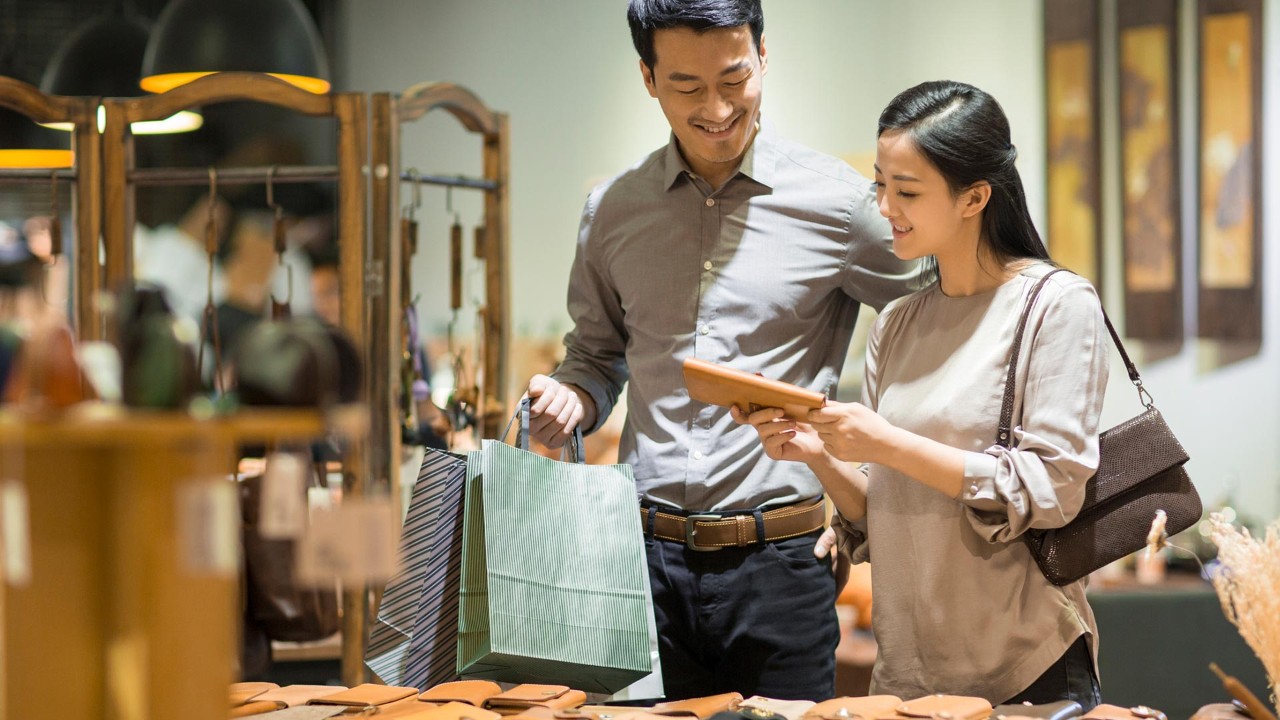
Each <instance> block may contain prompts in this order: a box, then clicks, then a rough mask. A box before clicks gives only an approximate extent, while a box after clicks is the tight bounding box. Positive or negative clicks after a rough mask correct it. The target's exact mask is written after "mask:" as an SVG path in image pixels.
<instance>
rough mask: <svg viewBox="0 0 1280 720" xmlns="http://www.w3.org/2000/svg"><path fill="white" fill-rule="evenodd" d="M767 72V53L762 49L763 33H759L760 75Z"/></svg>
mask: <svg viewBox="0 0 1280 720" xmlns="http://www.w3.org/2000/svg"><path fill="white" fill-rule="evenodd" d="M767 72H769V55H768V54H767V53H766V52H765V50H764V34H763V33H762V34H761V35H760V75H761V76H763V75H764V74H765V73H767Z"/></svg>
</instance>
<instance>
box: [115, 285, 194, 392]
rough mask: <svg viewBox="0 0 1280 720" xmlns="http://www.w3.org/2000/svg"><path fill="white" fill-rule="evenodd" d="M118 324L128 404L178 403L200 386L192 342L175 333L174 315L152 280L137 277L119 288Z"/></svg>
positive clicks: (123, 383)
mask: <svg viewBox="0 0 1280 720" xmlns="http://www.w3.org/2000/svg"><path fill="white" fill-rule="evenodd" d="M117 302H118V306H119V313H118V315H117V327H119V336H118V342H117V345H118V347H119V349H120V367H121V368H123V377H122V378H121V397H122V400H123V401H124V404H125V405H127V406H129V407H144V408H169V409H174V408H180V407H185V406H186V404H187V402H188V401H189V400H190V399H191V398H192V396H194V395H195V394H196V393H197V392H199V390H200V378H199V374H198V372H197V370H196V359H195V356H194V354H193V353H192V351H191V347H190V346H189V345H188V344H187V343H185V342H183V341H182V340H181V339H179V337H178V331H177V327H178V326H177V321H176V319H175V318H174V315H173V313H172V312H171V311H170V309H169V303H168V302H167V301H166V300H165V298H164V292H163V291H162V290H161V289H160V288H159V287H158V286H155V285H149V284H146V283H139V284H138V285H136V286H135V287H133V288H131V289H129V290H127V291H125V292H122V293H120V295H119V297H118V299H117Z"/></svg>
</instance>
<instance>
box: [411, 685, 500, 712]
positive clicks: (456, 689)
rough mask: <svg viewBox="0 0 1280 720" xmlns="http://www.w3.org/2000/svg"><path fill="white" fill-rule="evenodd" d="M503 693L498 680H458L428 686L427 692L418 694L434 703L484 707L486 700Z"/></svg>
mask: <svg viewBox="0 0 1280 720" xmlns="http://www.w3.org/2000/svg"><path fill="white" fill-rule="evenodd" d="M501 694H502V687H501V686H500V685H498V683H496V682H492V681H489V680H458V681H456V682H447V683H440V684H439V685H436V686H435V687H430V688H427V690H426V692H424V693H422V694H420V695H418V699H419V700H421V701H423V702H433V703H447V702H463V703H467V704H468V705H474V706H475V707H484V701H485V700H488V699H489V698H491V697H494V696H496V695H501Z"/></svg>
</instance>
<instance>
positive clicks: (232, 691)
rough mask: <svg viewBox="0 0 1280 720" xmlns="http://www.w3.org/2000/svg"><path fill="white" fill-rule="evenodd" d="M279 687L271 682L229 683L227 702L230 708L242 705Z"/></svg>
mask: <svg viewBox="0 0 1280 720" xmlns="http://www.w3.org/2000/svg"><path fill="white" fill-rule="evenodd" d="M279 687H280V686H279V685H277V684H275V683H273V682H238V683H231V687H230V688H229V689H228V691H227V701H228V703H229V704H230V705H231V707H235V706H237V705H243V704H245V703H247V702H249V701H250V700H252V699H254V698H256V697H258V696H259V695H261V694H263V693H265V692H267V691H268V690H275V689H277V688H279Z"/></svg>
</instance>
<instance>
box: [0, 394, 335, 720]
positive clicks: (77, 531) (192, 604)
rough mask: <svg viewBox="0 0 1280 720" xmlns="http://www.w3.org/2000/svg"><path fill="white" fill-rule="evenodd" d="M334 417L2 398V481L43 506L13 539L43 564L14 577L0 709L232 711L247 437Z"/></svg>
mask: <svg viewBox="0 0 1280 720" xmlns="http://www.w3.org/2000/svg"><path fill="white" fill-rule="evenodd" d="M325 431H326V422H325V420H324V418H323V417H322V416H321V415H320V414H319V413H318V412H305V411H274V412H267V411H249V412H244V413H240V414H237V415H235V416H232V417H228V418H225V419H213V420H199V419H195V418H193V417H191V416H189V415H186V414H183V413H176V412H136V411H133V412H130V411H115V412H113V413H111V414H109V415H108V416H105V417H100V418H81V417H75V416H66V417H63V418H60V419H50V420H36V421H33V420H31V419H30V418H26V417H18V416H15V415H12V414H0V438H2V439H0V482H2V483H5V485H6V486H5V487H4V488H0V489H3V490H5V491H6V492H7V493H9V498H10V500H9V502H12V492H13V488H14V486H15V484H16V485H17V486H19V487H21V488H22V491H23V493H24V494H25V496H26V498H27V503H26V504H27V506H28V508H29V512H28V514H27V518H28V522H27V526H28V527H29V533H27V536H26V537H25V538H22V537H18V538H17V539H18V540H19V542H25V543H26V547H25V548H22V547H6V548H3V549H4V550H5V552H6V553H17V554H19V555H23V554H25V555H26V557H28V558H29V562H28V563H27V568H28V570H29V573H28V576H27V577H26V578H23V577H13V576H12V572H13V570H14V568H13V567H12V566H10V567H9V571H10V574H11V577H9V578H8V581H7V582H0V614H2V615H3V626H2V627H3V632H2V639H3V657H4V658H6V661H5V667H4V668H3V671H4V672H3V673H2V676H3V680H2V681H0V682H3V693H2V694H0V702H2V704H0V716H2V717H10V718H45V717H50V718H52V717H63V718H85V719H89V718H106V719H111V720H114V719H117V718H119V719H126V718H127V719H130V720H132V719H134V718H138V719H141V718H190V719H191V720H202V719H207V720H220V719H221V718H225V717H226V714H227V686H228V684H229V683H230V682H231V681H232V679H233V678H232V672H233V659H234V658H235V657H236V654H237V643H238V638H239V623H238V618H239V614H240V600H239V593H240V589H239V579H238V576H237V574H236V568H237V567H238V560H237V554H238V552H239V551H238V542H239V527H240V525H239V521H240V517H239V504H238V496H237V492H236V490H235V488H234V483H232V482H231V481H230V480H229V479H228V474H229V472H230V471H231V469H232V468H233V467H234V465H235V461H236V451H237V446H238V444H239V443H242V442H250V441H252V442H265V441H306V440H309V439H312V438H316V437H319V436H322V435H324V434H325ZM14 540H15V535H14V532H13V531H12V530H11V531H10V532H7V533H5V537H4V541H7V542H10V543H11V544H12V543H13V541H14ZM4 541H0V542H4ZM9 557H13V555H9Z"/></svg>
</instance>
